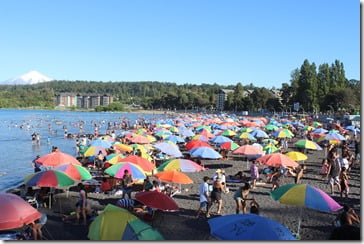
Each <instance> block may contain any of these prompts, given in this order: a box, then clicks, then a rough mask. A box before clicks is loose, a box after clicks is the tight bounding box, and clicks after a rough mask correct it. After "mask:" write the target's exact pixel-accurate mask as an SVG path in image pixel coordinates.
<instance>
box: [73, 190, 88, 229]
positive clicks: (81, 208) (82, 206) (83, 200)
mask: <svg viewBox="0 0 364 244" xmlns="http://www.w3.org/2000/svg"><path fill="white" fill-rule="evenodd" d="M77 186H78V189H79V191H80V192H79V196H78V202H77V203H76V207H77V209H76V217H77V224H78V223H79V221H80V214H81V213H82V217H83V224H84V225H86V208H87V206H88V205H87V194H86V191H85V189H84V186H83V184H82V183H78V185H77Z"/></svg>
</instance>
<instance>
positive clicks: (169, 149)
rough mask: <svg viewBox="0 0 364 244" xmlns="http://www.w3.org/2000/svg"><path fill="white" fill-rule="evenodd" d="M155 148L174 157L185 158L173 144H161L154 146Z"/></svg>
mask: <svg viewBox="0 0 364 244" xmlns="http://www.w3.org/2000/svg"><path fill="white" fill-rule="evenodd" d="M153 147H154V148H157V149H159V150H160V151H161V152H163V153H165V154H167V155H170V156H173V157H177V158H179V157H183V155H182V153H181V151H180V150H179V148H178V146H176V145H175V144H171V143H168V142H160V143H157V144H155V145H153Z"/></svg>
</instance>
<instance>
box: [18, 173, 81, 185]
mask: <svg viewBox="0 0 364 244" xmlns="http://www.w3.org/2000/svg"><path fill="white" fill-rule="evenodd" d="M24 183H25V185H26V186H40V187H64V186H70V185H73V184H74V183H75V181H74V180H72V179H71V178H70V177H69V176H68V175H66V174H65V173H63V172H61V171H59V170H53V169H52V170H45V171H40V172H37V173H34V174H30V175H28V176H26V177H25V179H24Z"/></svg>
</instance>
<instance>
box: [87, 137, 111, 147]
mask: <svg viewBox="0 0 364 244" xmlns="http://www.w3.org/2000/svg"><path fill="white" fill-rule="evenodd" d="M90 146H96V147H103V148H109V147H111V146H112V144H111V142H108V141H105V140H100V139H97V140H93V141H91V142H90Z"/></svg>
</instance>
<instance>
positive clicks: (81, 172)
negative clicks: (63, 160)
mask: <svg viewBox="0 0 364 244" xmlns="http://www.w3.org/2000/svg"><path fill="white" fill-rule="evenodd" d="M55 170H59V171H61V172H63V173H65V174H66V175H68V176H69V177H71V179H73V180H90V179H92V175H91V174H90V172H89V171H88V170H87V169H86V168H84V167H82V166H80V165H73V164H63V165H60V166H58V167H56V168H55Z"/></svg>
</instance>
